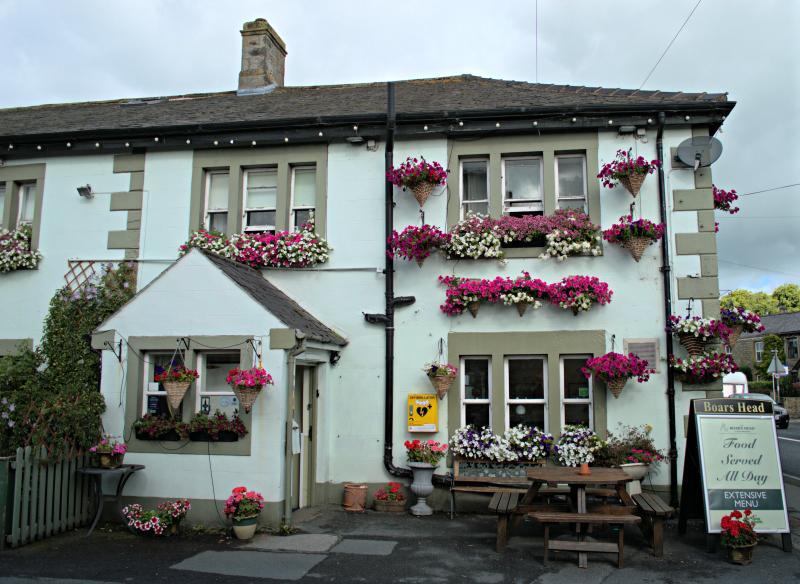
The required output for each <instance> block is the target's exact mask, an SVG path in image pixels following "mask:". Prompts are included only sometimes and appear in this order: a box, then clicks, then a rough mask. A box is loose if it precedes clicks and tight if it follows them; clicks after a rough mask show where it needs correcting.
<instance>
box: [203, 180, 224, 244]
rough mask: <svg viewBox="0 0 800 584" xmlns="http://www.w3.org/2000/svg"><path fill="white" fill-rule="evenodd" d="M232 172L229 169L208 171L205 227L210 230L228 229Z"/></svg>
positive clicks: (222, 230) (221, 231)
mask: <svg viewBox="0 0 800 584" xmlns="http://www.w3.org/2000/svg"><path fill="white" fill-rule="evenodd" d="M229 179H230V174H229V173H228V172H227V171H209V172H207V173H206V216H205V228H206V229H207V230H209V231H219V232H220V233H226V232H227V231H228V195H229V190H230V184H229Z"/></svg>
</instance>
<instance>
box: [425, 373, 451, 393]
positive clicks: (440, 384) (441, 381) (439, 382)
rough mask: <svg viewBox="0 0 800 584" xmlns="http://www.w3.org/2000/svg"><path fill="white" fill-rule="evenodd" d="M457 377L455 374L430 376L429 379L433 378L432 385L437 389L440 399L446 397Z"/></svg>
mask: <svg viewBox="0 0 800 584" xmlns="http://www.w3.org/2000/svg"><path fill="white" fill-rule="evenodd" d="M455 378H456V376H455V375H429V376H428V379H430V380H431V385H433V387H434V389H435V390H436V395H437V396H439V399H444V396H445V395H447V390H448V389H450V386H451V385H453V381H454V380H455Z"/></svg>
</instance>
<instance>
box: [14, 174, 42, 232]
mask: <svg viewBox="0 0 800 584" xmlns="http://www.w3.org/2000/svg"><path fill="white" fill-rule="evenodd" d="M36 196H37V193H36V181H18V182H17V220H16V224H15V226H16V227H17V228H19V227H22V226H23V225H30V226H31V227H32V226H33V222H34V221H36ZM27 197H33V201H32V203H33V208H32V213H33V216H32V217H31V218H30V220H26V221H23V220H22V211H23V209H25V204H24V203H25V199H26V198H27Z"/></svg>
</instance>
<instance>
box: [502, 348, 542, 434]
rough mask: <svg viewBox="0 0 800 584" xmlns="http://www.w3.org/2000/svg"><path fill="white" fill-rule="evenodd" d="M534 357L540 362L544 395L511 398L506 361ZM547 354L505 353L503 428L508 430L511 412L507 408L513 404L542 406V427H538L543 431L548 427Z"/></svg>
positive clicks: (531, 358)
mask: <svg viewBox="0 0 800 584" xmlns="http://www.w3.org/2000/svg"><path fill="white" fill-rule="evenodd" d="M533 359H536V360H538V361H541V362H542V374H543V377H542V379H543V384H544V387H543V390H544V391H543V393H544V397H543V398H541V399H519V398H515V399H511V389H510V387H509V373H508V363H509V361H522V360H533ZM547 387H548V381H547V356H546V355H506V357H505V358H504V359H503V390H504V395H503V398H504V400H505V409H504V410H503V428H504V429H506V430H508V428H509V426H510V424H511V414H510V413H509V409H510V407H511V406H513V405H518V404H521V405H526V404H530V405H535V406H540V405H541V406H544V428H539V429H540V430H542V431H543V432H548V428H549V427H550V421H549V420H548V407H547V406H548V403H547V393H548V391H547Z"/></svg>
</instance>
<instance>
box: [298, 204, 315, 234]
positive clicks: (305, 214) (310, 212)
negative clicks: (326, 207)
mask: <svg viewBox="0 0 800 584" xmlns="http://www.w3.org/2000/svg"><path fill="white" fill-rule="evenodd" d="M313 216H314V209H301V210H299V211H295V212H294V226H295V228H297V229H299V228H300V227H302V226H303V224H305V223H308V222H309V221H311V218H312V217H313Z"/></svg>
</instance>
